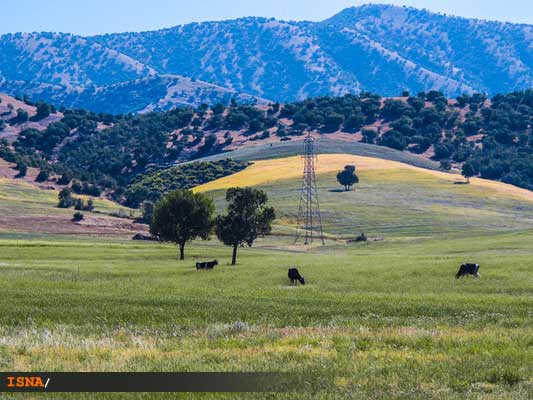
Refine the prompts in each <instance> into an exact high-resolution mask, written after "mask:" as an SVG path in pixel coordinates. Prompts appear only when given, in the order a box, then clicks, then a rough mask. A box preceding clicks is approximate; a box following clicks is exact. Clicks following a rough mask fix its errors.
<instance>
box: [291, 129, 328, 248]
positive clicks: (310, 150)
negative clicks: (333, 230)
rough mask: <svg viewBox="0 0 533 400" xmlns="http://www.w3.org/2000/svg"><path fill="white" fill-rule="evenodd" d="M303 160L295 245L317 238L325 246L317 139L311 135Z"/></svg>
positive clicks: (305, 144) (306, 140) (305, 143)
mask: <svg viewBox="0 0 533 400" xmlns="http://www.w3.org/2000/svg"><path fill="white" fill-rule="evenodd" d="M302 159H303V161H304V175H303V182H302V190H301V192H300V209H299V210H298V227H297V229H296V239H295V243H296V242H298V240H299V239H300V238H303V239H304V244H305V245H307V244H310V243H312V242H313V240H314V239H315V238H316V239H319V240H320V241H321V242H322V244H325V242H324V233H323V231H322V217H321V216H320V203H319V201H318V190H317V187H316V165H317V156H316V151H315V139H314V138H313V137H312V136H311V135H310V134H309V133H308V134H307V136H306V137H305V139H304V148H303V153H302Z"/></svg>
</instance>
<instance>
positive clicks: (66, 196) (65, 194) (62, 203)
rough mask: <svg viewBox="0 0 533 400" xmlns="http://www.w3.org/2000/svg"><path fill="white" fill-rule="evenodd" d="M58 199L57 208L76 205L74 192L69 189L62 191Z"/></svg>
mask: <svg viewBox="0 0 533 400" xmlns="http://www.w3.org/2000/svg"><path fill="white" fill-rule="evenodd" d="M58 199H59V203H58V205H57V206H58V207H59V208H69V207H72V206H73V205H74V198H73V197H72V192H71V191H70V189H69V188H64V189H62V190H61V191H60V192H59V195H58Z"/></svg>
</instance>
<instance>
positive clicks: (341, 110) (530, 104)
mask: <svg viewBox="0 0 533 400" xmlns="http://www.w3.org/2000/svg"><path fill="white" fill-rule="evenodd" d="M39 104H40V106H39V107H40V109H41V110H44V111H42V112H44V113H46V112H48V108H47V107H45V106H43V105H42V103H39ZM60 111H62V112H63V114H64V118H63V119H62V120H61V121H59V122H55V123H52V124H50V125H49V126H48V128H47V129H45V130H42V131H39V130H35V129H24V130H22V131H21V133H20V135H19V137H18V139H17V140H16V141H15V142H14V143H13V145H12V146H8V144H7V142H5V141H4V142H2V143H0V157H3V158H5V159H6V160H8V161H12V162H15V163H17V165H28V166H33V167H39V168H40V169H41V171H42V172H43V174H41V177H45V176H49V175H51V174H52V173H54V174H55V175H60V176H61V178H62V179H63V182H68V181H70V180H71V179H75V180H76V181H77V184H78V185H80V186H81V188H82V189H81V191H82V192H83V191H84V190H87V191H91V192H93V193H96V192H99V191H103V190H105V191H107V193H111V194H113V196H114V197H115V199H117V200H120V201H127V198H126V196H125V194H126V192H127V190H128V188H129V187H130V185H131V184H132V183H134V182H139V178H138V177H139V176H140V175H143V174H145V173H146V172H147V171H148V170H150V168H153V167H154V166H159V167H160V166H162V165H163V166H164V165H171V164H172V163H175V162H176V161H182V160H188V159H193V158H198V157H201V156H204V155H208V154H212V153H216V152H220V151H223V150H224V149H225V148H227V147H228V146H229V145H231V144H232V141H233V137H234V136H235V134H236V133H238V134H239V135H241V136H244V137H246V138H247V139H248V140H252V141H255V140H257V141H259V140H264V139H267V138H274V137H278V139H279V140H291V139H292V138H293V137H296V136H301V135H303V134H304V133H306V132H309V131H312V132H318V133H321V134H331V133H334V132H337V131H343V132H348V133H352V134H354V140H361V141H363V142H366V143H371V144H376V145H380V146H387V147H391V148H394V149H397V150H402V151H410V152H414V153H419V154H422V153H425V154H426V155H427V156H428V157H431V158H433V159H434V160H437V161H440V162H441V166H442V168H443V169H449V168H451V167H452V166H454V167H457V168H460V167H461V166H462V165H463V164H464V163H465V162H467V161H468V162H469V163H471V164H472V166H473V167H474V169H475V172H476V175H479V176H481V177H483V178H488V179H494V180H501V181H503V182H506V183H511V184H514V185H517V186H520V187H524V188H528V189H532V190H533V136H532V135H531V119H532V117H533V90H528V91H525V92H516V93H510V94H506V95H498V96H495V97H494V98H493V99H492V101H488V100H487V98H486V96H485V95H483V94H474V95H463V96H459V97H458V98H457V99H454V100H453V101H450V100H449V99H447V98H446V97H444V95H443V94H442V93H440V92H436V91H431V92H428V93H425V92H423V93H420V94H418V95H416V96H411V95H409V93H403V95H402V96H401V97H398V98H394V99H383V98H381V97H380V96H378V95H375V94H371V93H361V94H360V95H345V96H341V97H329V96H325V97H318V98H312V99H307V100H305V101H302V102H297V103H291V104H285V105H280V104H277V103H276V104H271V105H269V106H265V107H255V106H251V105H238V104H236V103H235V102H232V103H231V105H230V106H229V107H226V106H223V105H215V106H212V107H209V106H207V105H201V106H200V107H198V108H197V109H193V108H190V107H185V108H179V109H176V110H172V111H168V112H161V113H155V112H154V113H148V114H143V115H120V116H112V115H105V114H94V113H90V112H87V111H84V110H60ZM6 123H9V121H5V122H4V124H3V125H5V124H6ZM356 134H357V136H356ZM356 138H357V139H356ZM84 188H85V189H84Z"/></svg>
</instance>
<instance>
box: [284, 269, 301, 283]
mask: <svg viewBox="0 0 533 400" xmlns="http://www.w3.org/2000/svg"><path fill="white" fill-rule="evenodd" d="M288 275H289V279H290V280H291V285H297V284H298V283H297V281H299V282H300V283H301V284H302V285H305V279H304V277H303V276H302V275H300V272H299V271H298V269H297V268H289V274H288Z"/></svg>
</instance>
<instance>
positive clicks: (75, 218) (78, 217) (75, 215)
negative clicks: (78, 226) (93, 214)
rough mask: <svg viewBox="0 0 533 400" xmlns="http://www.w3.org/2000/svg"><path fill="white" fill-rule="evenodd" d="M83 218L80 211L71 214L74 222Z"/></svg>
mask: <svg viewBox="0 0 533 400" xmlns="http://www.w3.org/2000/svg"><path fill="white" fill-rule="evenodd" d="M82 220H83V214H82V213H81V212H79V211H78V212H77V213H74V215H73V216H72V221H74V222H80V221H82Z"/></svg>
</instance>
